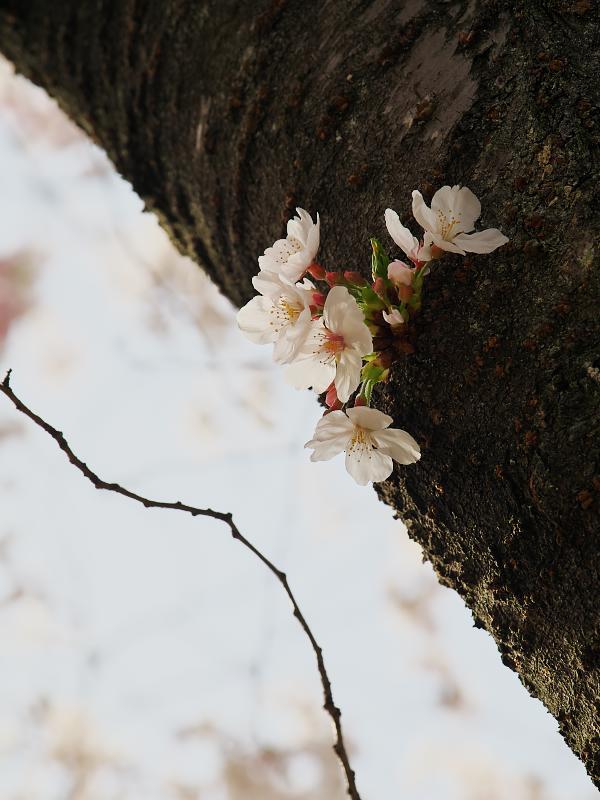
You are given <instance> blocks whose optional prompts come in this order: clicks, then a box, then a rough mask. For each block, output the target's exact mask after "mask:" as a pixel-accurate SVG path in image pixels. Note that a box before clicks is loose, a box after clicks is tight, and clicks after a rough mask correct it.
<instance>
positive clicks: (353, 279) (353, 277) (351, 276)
mask: <svg viewBox="0 0 600 800" xmlns="http://www.w3.org/2000/svg"><path fill="white" fill-rule="evenodd" d="M344 278H345V279H346V280H347V281H348V283H351V284H352V285H353V286H366V285H367V281H366V279H365V278H363V276H362V275H361V274H360V272H354V271H353V270H351V269H347V270H346V271H345V272H344Z"/></svg>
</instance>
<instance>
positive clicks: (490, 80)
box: [0, 0, 600, 785]
mask: <svg viewBox="0 0 600 800" xmlns="http://www.w3.org/2000/svg"><path fill="white" fill-rule="evenodd" d="M515 7H516V10H515ZM599 23H600V19H599V15H598V6H597V5H596V3H595V0H553V1H551V0H547V1H546V2H543V1H542V0H528V2H527V3H523V4H514V3H510V2H505V1H504V0H469V1H468V2H467V1H466V0H454V1H453V2H443V0H428V1H426V0H404V2H398V1H397V0H396V1H394V0H372V2H367V1H366V0H320V1H317V0H302V2H288V0H252V2H250V1H249V2H233V0H207V2H203V3H198V2H195V0H84V2H82V1H81V0H61V2H60V3H54V2H49V0H29V1H28V2H23V0H0V48H1V49H2V51H3V52H4V54H5V55H6V56H7V57H8V58H10V59H11V60H13V61H14V63H15V65H16V67H17V69H18V70H19V71H20V72H22V73H23V74H25V75H26V76H27V77H29V78H31V79H32V80H33V81H35V82H36V83H38V84H40V85H41V86H43V87H44V88H45V89H47V90H48V91H49V92H50V94H52V95H53V96H54V97H55V98H57V100H58V101H59V103H60V104H61V106H62V107H63V108H64V109H65V111H66V112H67V113H68V114H69V115H70V116H71V117H72V119H74V120H75V121H76V122H77V123H78V124H79V125H80V126H81V127H82V128H84V129H85V130H86V131H87V132H88V134H89V135H90V136H91V137H92V138H93V139H94V140H95V141H96V142H97V143H98V144H99V145H100V146H101V147H103V148H104V149H105V150H106V151H107V153H108V154H109V156H110V158H111V159H112V160H113V162H114V163H115V166H116V167H117V169H118V170H119V172H121V173H122V175H124V176H125V177H126V178H127V179H128V180H129V181H131V183H132V184H133V186H134V188H135V189H136V191H137V192H138V193H139V194H140V195H141V197H142V198H143V199H144V200H145V202H146V204H147V206H148V208H150V209H152V210H153V211H155V212H156V213H157V214H158V215H159V216H160V219H161V221H162V222H163V224H164V225H165V227H166V228H167V229H168V230H169V232H170V234H171V236H172V238H173V240H174V241H175V243H176V244H177V246H178V247H179V248H180V250H182V251H183V252H185V253H187V254H189V255H191V256H192V257H193V258H195V259H196V260H197V262H198V263H199V264H200V265H201V266H202V267H203V268H204V269H205V270H206V271H207V272H208V273H209V275H210V276H211V277H212V278H213V279H214V280H215V281H216V282H217V284H218V285H219V286H220V287H221V289H222V290H223V292H224V293H225V294H226V295H227V296H228V297H229V298H230V299H231V300H232V301H233V302H234V303H236V304H238V305H239V304H241V303H243V302H245V301H246V300H247V299H248V298H249V297H250V296H251V294H252V288H251V284H250V278H251V276H252V275H253V274H254V272H255V271H256V256H257V255H258V254H259V253H261V252H262V251H263V249H264V248H265V247H266V246H267V245H268V244H270V243H271V242H272V241H273V240H274V239H276V238H278V237H279V236H280V235H281V233H282V230H283V223H284V221H285V220H286V219H287V218H288V216H289V215H290V214H291V213H292V211H293V208H294V206H295V205H296V204H300V205H303V206H305V207H306V208H308V209H310V210H312V211H316V210H319V211H320V212H321V215H322V232H323V233H322V241H323V245H322V250H321V256H320V260H321V261H322V263H324V264H326V265H327V266H328V267H329V268H337V267H339V266H343V267H344V268H351V269H357V270H361V271H363V272H364V273H365V274H368V269H369V266H368V265H369V248H368V242H367V236H368V235H369V234H370V235H378V236H380V237H381V238H382V239H383V240H385V241H387V242H389V244H390V249H392V243H391V241H389V239H388V238H387V236H386V234H385V228H384V225H383V210H384V209H385V207H386V206H388V205H389V206H392V207H393V208H396V209H397V210H398V211H399V212H400V214H401V217H402V216H403V215H404V221H405V222H406V221H407V220H408V218H409V213H408V212H409V202H410V191H411V190H412V189H413V188H420V189H421V190H422V191H423V192H424V193H425V194H426V195H427V194H429V195H430V194H431V193H432V192H433V191H434V189H435V188H437V187H439V186H441V185H442V184H444V183H450V184H452V183H462V184H466V185H468V186H469V187H471V188H472V189H473V190H474V191H475V192H476V194H477V195H478V196H479V197H480V198H481V199H482V201H483V209H484V212H483V213H484V218H483V220H482V222H483V224H484V225H485V226H486V227H491V226H497V227H500V228H502V230H503V231H504V232H505V233H506V234H507V235H508V236H510V239H511V242H510V245H509V246H507V247H504V248H502V249H501V250H500V251H498V252H497V253H494V254H493V255H492V256H478V257H477V258H476V260H473V261H471V260H470V259H462V258H461V257H460V256H456V257H455V256H451V257H449V258H447V259H445V260H444V261H443V262H441V263H440V265H439V268H438V267H436V268H435V269H434V271H433V272H432V274H431V275H430V277H428V279H427V283H426V292H425V302H424V308H423V312H422V314H421V316H420V318H419V319H418V320H417V321H416V322H415V325H414V332H413V333H414V343H415V349H416V352H415V353H414V355H411V356H407V357H406V359H405V360H404V361H403V362H402V363H401V364H399V365H397V366H396V367H395V368H394V371H393V375H392V379H391V381H390V382H389V384H388V385H387V386H386V387H385V389H384V390H383V391H380V392H379V393H378V394H377V395H376V401H375V404H376V405H377V406H378V407H380V408H381V409H383V410H384V411H386V412H388V413H390V414H391V415H392V416H393V417H394V419H395V421H396V424H397V425H399V426H400V427H403V428H406V429H407V430H409V431H411V432H412V433H413V434H414V435H415V436H416V438H417V439H419V441H420V443H421V445H422V448H423V458H422V460H421V462H420V463H419V464H418V465H417V466H415V467H410V468H400V469H397V470H396V471H395V472H394V474H393V476H392V477H391V478H390V480H388V481H386V482H385V483H384V484H382V485H381V486H380V487H379V489H378V492H379V495H380V497H381V498H382V499H383V500H385V502H386V503H388V504H390V505H391V506H392V507H394V508H395V509H396V510H397V512H398V514H399V516H400V517H401V518H402V519H403V520H404V521H405V522H406V523H407V525H408V527H409V531H410V534H411V536H413V537H414V538H415V539H416V540H417V541H418V542H419V543H420V544H421V545H422V546H423V548H424V550H425V553H426V555H427V558H429V559H430V560H431V562H432V563H433V565H434V567H435V569H436V571H437V573H438V575H439V577H440V580H441V581H442V582H443V583H445V584H446V585H448V586H451V587H453V588H454V589H456V590H457V591H458V592H460V594H461V595H462V597H463V598H464V600H465V602H466V603H467V604H468V605H469V607H470V608H471V610H472V612H473V616H474V620H475V624H476V625H477V626H482V627H485V628H486V629H487V630H488V631H489V632H490V633H491V634H492V636H493V637H494V638H495V640H496V642H497V644H498V647H499V649H500V652H501V654H502V660H503V661H504V663H505V664H507V665H508V666H509V667H511V668H512V669H514V670H515V671H516V672H518V674H519V676H520V678H521V680H522V682H523V683H524V684H525V686H526V687H527V688H528V689H529V691H530V692H531V693H532V694H533V695H534V696H536V697H538V698H540V699H541V700H542V701H543V702H544V704H545V705H546V707H547V708H548V709H549V711H550V712H551V713H552V714H553V715H554V716H555V717H556V719H557V720H558V721H559V725H560V730H561V732H562V734H563V736H564V737H565V739H566V741H567V743H568V745H569V747H571V749H572V750H573V751H574V752H575V753H577V755H578V756H579V757H580V758H581V759H582V760H583V761H584V763H585V765H586V767H587V769H588V771H589V773H590V775H591V776H592V779H593V780H594V781H595V783H596V785H600V740H599V733H598V732H599V730H600V722H599V718H598V700H599V677H600V639H599V615H598V586H599V574H600V559H599V552H600V540H599V538H598V533H599V526H598V519H599V514H598V509H599V505H600V465H599V455H600V444H599V438H598V429H599V420H600V412H599V403H598V400H599V398H600V372H599V371H598V368H600V360H599V356H598V352H597V350H596V349H595V348H596V346H597V344H598V316H599V314H598V309H599V305H598V299H599V285H600V271H599V269H598V268H599V263H598V253H597V249H595V245H596V247H597V244H598V239H599V232H600V224H599V221H598V214H597V208H598V205H599V202H600V197H599V189H598V186H599V182H598V177H599V176H598V171H599V170H598V149H597V146H598V138H599V137H598V132H599V127H598V124H599V123H598V103H597V101H598V97H597V91H598V86H599V85H600V66H599V65H600V58H599V55H600V54H599V49H600V47H599V37H600V24H599ZM373 546H374V547H376V546H377V545H376V541H374V544H373Z"/></svg>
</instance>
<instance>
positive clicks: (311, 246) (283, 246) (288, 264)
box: [258, 208, 320, 283]
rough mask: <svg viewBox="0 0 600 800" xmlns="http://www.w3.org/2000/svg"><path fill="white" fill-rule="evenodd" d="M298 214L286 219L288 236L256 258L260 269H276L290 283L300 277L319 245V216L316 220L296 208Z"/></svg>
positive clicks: (313, 258)
mask: <svg viewBox="0 0 600 800" xmlns="http://www.w3.org/2000/svg"><path fill="white" fill-rule="evenodd" d="M296 211H297V212H298V214H299V216H298V217H294V218H293V219H291V220H289V222H288V224H287V237H286V238H285V239H278V240H277V241H276V242H275V244H274V245H273V246H272V247H268V248H267V249H266V250H265V253H264V255H262V256H260V257H259V259H258V265H259V267H260V269H261V270H262V271H265V272H275V273H277V274H278V275H281V276H282V277H284V278H286V279H287V280H288V281H290V283H295V282H296V281H299V280H300V278H301V277H302V276H303V275H304V273H305V272H306V270H307V269H308V267H310V265H311V264H312V263H313V261H314V260H315V256H316V255H317V251H318V249H319V229H320V220H319V215H318V214H317V221H316V222H313V218H312V217H311V215H310V214H309V213H308V211H305V210H304V209H303V208H297V209H296Z"/></svg>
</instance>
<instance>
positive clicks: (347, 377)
mask: <svg viewBox="0 0 600 800" xmlns="http://www.w3.org/2000/svg"><path fill="white" fill-rule="evenodd" d="M296 210H297V212H298V216H297V217H294V218H293V219H291V220H290V221H289V222H288V224H287V236H286V238H285V239H279V240H278V241H276V242H275V244H274V245H273V246H272V247H269V248H267V250H265V252H264V255H262V256H260V257H259V259H258V264H259V267H260V271H259V273H258V275H255V276H254V278H253V279H252V284H253V286H254V288H255V289H256V290H257V292H259V294H258V296H256V297H254V298H252V300H250V302H249V303H247V304H246V305H245V306H244V307H243V308H242V309H241V310H240V311H239V312H238V315H237V321H238V325H239V327H240V329H241V330H242V332H243V333H244V334H245V335H246V336H247V337H248V339H250V340H251V341H253V342H256V343H258V344H267V343H272V344H273V345H274V348H273V358H274V360H275V361H276V362H277V363H279V364H282V365H285V373H286V379H287V380H288V382H289V383H291V384H292V385H293V386H295V387H296V388H298V389H308V388H310V387H312V388H313V389H314V390H315V391H316V392H318V393H322V392H326V395H325V403H326V405H327V407H328V410H327V411H326V412H325V414H324V415H323V418H322V419H321V420H320V421H319V423H318V424H317V428H316V430H315V434H314V438H313V439H311V440H310V441H309V442H307V443H306V445H305V447H308V448H311V449H312V450H313V453H312V455H311V460H312V461H323V460H328V459H330V458H333V457H334V456H335V455H338V454H339V453H341V452H344V451H345V453H346V469H347V470H348V472H349V473H350V475H352V477H353V478H354V479H355V481H356V482H357V483H359V484H361V485H363V486H364V485H366V484H367V483H369V481H382V480H385V479H386V478H388V477H389V476H390V474H391V472H392V469H393V461H397V462H398V463H399V464H412V463H414V462H415V461H418V460H419V458H420V457H421V452H420V449H419V445H418V444H417V442H416V441H415V440H414V439H413V437H412V436H410V434H408V433H406V431H402V430H398V429H395V428H390V427H389V426H390V424H391V423H392V421H393V420H392V418H391V417H389V416H388V415H387V414H383V413H382V412H381V411H378V410H377V409H375V408H370V407H369V406H370V403H371V396H372V393H373V388H374V386H375V385H376V384H377V383H380V382H382V381H385V380H387V378H388V376H389V371H390V367H391V365H392V364H393V363H394V361H396V360H398V358H400V357H402V355H405V354H407V353H410V352H413V350H412V345H411V344H410V341H409V339H408V338H407V335H408V333H407V332H408V330H409V325H408V323H409V322H410V319H411V318H412V317H413V316H414V315H415V314H416V313H418V311H419V310H420V308H421V296H422V289H423V280H424V278H425V276H426V275H427V273H428V272H429V270H430V267H431V262H433V261H434V260H436V259H439V258H440V257H442V256H443V255H444V253H445V252H451V253H459V254H461V255H465V254H466V252H470V253H491V252H492V250H495V249H496V248H497V247H500V246H501V245H503V244H505V243H506V242H507V241H508V239H507V238H506V236H504V235H503V234H502V233H500V231H499V230H496V229H495V228H490V229H488V230H484V231H480V232H476V233H473V232H472V231H473V230H474V227H475V221H476V220H477V219H478V218H479V216H480V214H481V204H480V202H479V200H478V199H477V197H475V195H474V194H473V192H471V191H470V189H467V188H466V187H460V186H452V187H450V186H443V187H442V188H441V189H439V191H437V192H436V193H435V195H434V196H433V199H432V201H431V208H429V207H428V206H427V205H426V204H425V201H424V199H423V196H422V195H421V193H420V192H418V191H414V192H413V193H412V212H413V216H414V218H415V220H416V221H417V222H418V223H419V225H420V226H421V227H422V228H423V237H422V238H421V239H417V238H416V237H415V236H413V234H412V233H411V232H410V231H409V230H408V228H406V227H404V225H402V223H401V222H400V219H399V217H398V214H397V213H396V212H395V211H392V209H390V208H388V209H387V210H386V212H385V223H386V226H387V229H388V233H389V234H390V236H391V237H392V239H393V240H394V242H395V243H396V245H398V247H399V248H400V249H401V250H402V251H403V252H404V253H405V255H406V257H407V259H408V261H409V262H410V264H409V263H406V262H405V261H401V260H393V261H390V259H389V258H388V256H387V255H386V254H385V252H384V250H383V248H382V246H381V244H380V242H379V241H378V240H377V239H371V240H370V241H371V250H372V255H371V275H372V280H371V281H367V280H366V279H365V278H364V277H363V276H362V275H361V274H360V273H359V272H354V271H349V270H347V271H345V272H328V271H326V270H325V268H324V267H323V266H322V265H321V264H319V263H317V262H316V261H315V259H316V255H317V252H318V249H319V243H320V220H319V215H318V214H317V220H316V222H315V221H314V220H313V218H312V217H311V215H310V214H309V213H308V212H307V211H305V210H304V209H302V208H298V209H296ZM307 275H310V277H311V278H312V279H313V280H314V281H315V282H313V281H312V280H310V279H309V278H307V277H306V276H307ZM351 398H353V401H352V402H351Z"/></svg>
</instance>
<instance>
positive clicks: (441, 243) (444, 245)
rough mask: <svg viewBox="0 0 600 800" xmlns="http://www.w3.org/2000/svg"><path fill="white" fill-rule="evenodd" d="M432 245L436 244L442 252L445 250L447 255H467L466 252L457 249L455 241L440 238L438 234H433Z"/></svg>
mask: <svg viewBox="0 0 600 800" xmlns="http://www.w3.org/2000/svg"><path fill="white" fill-rule="evenodd" d="M431 244H434V245H435V246H436V247H439V248H440V250H445V251H446V252H447V253H458V254H459V255H461V256H464V255H466V254H465V251H464V250H461V248H460V247H457V246H456V245H455V244H454V241H450V240H448V239H444V237H443V236H438V234H437V233H434V234H432V236H431Z"/></svg>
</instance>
